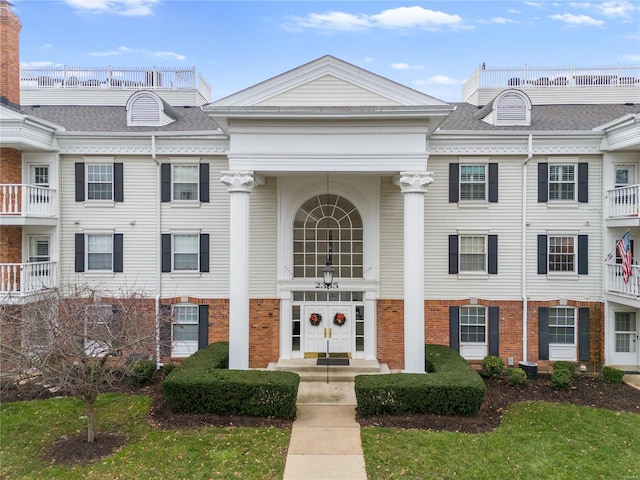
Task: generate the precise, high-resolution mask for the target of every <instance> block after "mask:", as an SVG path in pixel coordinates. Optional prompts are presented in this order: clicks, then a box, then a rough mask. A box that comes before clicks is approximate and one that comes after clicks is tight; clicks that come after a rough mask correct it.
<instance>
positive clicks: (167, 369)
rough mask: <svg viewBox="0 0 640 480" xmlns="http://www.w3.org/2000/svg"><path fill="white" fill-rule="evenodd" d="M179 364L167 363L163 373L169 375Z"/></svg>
mask: <svg viewBox="0 0 640 480" xmlns="http://www.w3.org/2000/svg"><path fill="white" fill-rule="evenodd" d="M177 367H178V365H177V364H175V363H166V364H164V365H163V366H162V373H163V374H164V376H165V377H166V376H167V375H169V374H170V373H171V372H173V369H174V368H177Z"/></svg>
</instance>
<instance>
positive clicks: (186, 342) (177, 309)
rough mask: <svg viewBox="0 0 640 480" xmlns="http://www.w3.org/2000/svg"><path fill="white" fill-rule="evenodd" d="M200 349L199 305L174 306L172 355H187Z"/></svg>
mask: <svg viewBox="0 0 640 480" xmlns="http://www.w3.org/2000/svg"><path fill="white" fill-rule="evenodd" d="M197 350H198V305H192V304H186V303H185V304H178V305H174V306H173V317H172V321H171V355H172V356H174V357H187V356H189V355H191V354H192V353H195V352H196V351H197Z"/></svg>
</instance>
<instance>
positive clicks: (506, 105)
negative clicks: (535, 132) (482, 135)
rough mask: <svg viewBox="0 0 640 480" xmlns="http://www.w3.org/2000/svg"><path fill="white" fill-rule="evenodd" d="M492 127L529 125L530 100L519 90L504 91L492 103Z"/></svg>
mask: <svg viewBox="0 0 640 480" xmlns="http://www.w3.org/2000/svg"><path fill="white" fill-rule="evenodd" d="M493 124H494V125H527V126H528V125H531V100H530V99H529V97H528V96H527V94H525V93H524V92H522V91H521V90H516V89H512V90H505V91H504V92H502V93H500V94H499V95H498V96H497V97H496V98H495V100H494V101H493Z"/></svg>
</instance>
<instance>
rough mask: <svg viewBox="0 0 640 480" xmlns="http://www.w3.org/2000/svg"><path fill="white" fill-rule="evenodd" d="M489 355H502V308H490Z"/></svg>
mask: <svg viewBox="0 0 640 480" xmlns="http://www.w3.org/2000/svg"><path fill="white" fill-rule="evenodd" d="M489 355H495V356H496V357H497V356H498V355H500V307H489Z"/></svg>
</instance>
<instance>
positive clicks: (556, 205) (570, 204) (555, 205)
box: [547, 200, 580, 208]
mask: <svg viewBox="0 0 640 480" xmlns="http://www.w3.org/2000/svg"><path fill="white" fill-rule="evenodd" d="M547 208H580V203H578V202H575V201H570V202H563V201H555V200H549V201H548V202H547Z"/></svg>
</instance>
